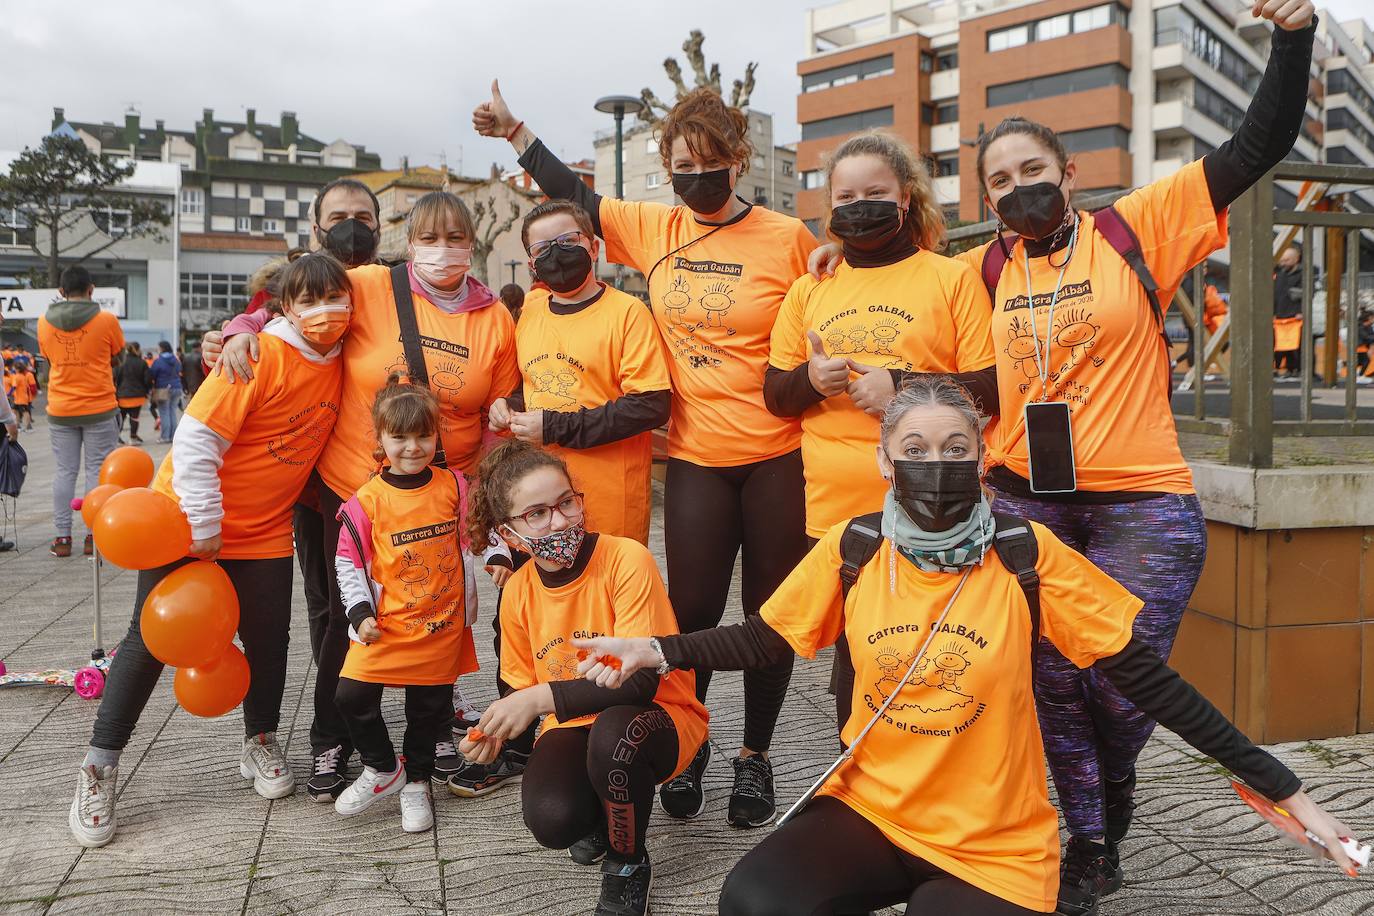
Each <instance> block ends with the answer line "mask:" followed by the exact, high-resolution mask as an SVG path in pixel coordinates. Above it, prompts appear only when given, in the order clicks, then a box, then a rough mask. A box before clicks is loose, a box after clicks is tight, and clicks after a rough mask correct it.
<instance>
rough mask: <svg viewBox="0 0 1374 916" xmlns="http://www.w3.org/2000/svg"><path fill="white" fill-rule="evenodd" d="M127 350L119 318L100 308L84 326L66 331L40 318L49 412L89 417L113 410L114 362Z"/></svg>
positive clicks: (64, 415) (39, 328) (39, 338)
mask: <svg viewBox="0 0 1374 916" xmlns="http://www.w3.org/2000/svg"><path fill="white" fill-rule="evenodd" d="M123 349H124V331H123V330H122V329H121V328H120V326H119V319H118V318H116V317H115V316H114V315H113V314H111V313H110V312H106V311H97V312H96V313H95V315H94V316H92V318H91V319H90V320H89V321H87V322H86V323H85V324H83V325H81V327H79V328H76V329H75V330H71V331H63V330H61V329H60V328H57V327H55V326H54V325H53V324H52V323H51V322H49V321H48V318H47V316H46V315H45V316H43V317H41V318H39V319H38V350H39V352H41V353H42V354H43V357H44V358H45V359H47V361H48V415H49V416H52V417H86V416H92V415H95V414H101V413H109V412H111V411H114V410H115V409H116V407H117V405H116V404H115V383H114V373H113V371H111V364H110V361H111V360H112V359H114V358H115V357H116V356H118V355H119V351H120V350H123Z"/></svg>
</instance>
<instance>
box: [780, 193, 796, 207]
mask: <svg viewBox="0 0 1374 916" xmlns="http://www.w3.org/2000/svg"><path fill="white" fill-rule="evenodd" d="M794 206H795V203H794V201H793V200H792V195H791V194H784V195H782V208H783V209H784V210H791V209H792V208H793V207H794Z"/></svg>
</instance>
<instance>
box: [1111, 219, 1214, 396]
mask: <svg viewBox="0 0 1374 916" xmlns="http://www.w3.org/2000/svg"><path fill="white" fill-rule="evenodd" d="M1093 227H1094V228H1095V229H1096V230H1097V233H1098V234H1099V235H1101V236H1102V237H1103V238H1104V239H1106V240H1107V244H1109V245H1111V246H1112V250H1114V251H1115V252H1116V253H1117V254H1119V255H1121V260H1123V261H1125V262H1126V266H1127V267H1129V268H1130V269H1131V272H1132V273H1134V274H1135V275H1136V278H1137V279H1138V280H1140V285H1141V287H1142V288H1144V290H1145V298H1146V299H1148V300H1150V311H1151V312H1152V313H1154V316H1155V321H1157V322H1159V336H1160V337H1161V338H1162V339H1163V340H1164V354H1165V358H1166V359H1167V358H1168V354H1169V347H1170V343H1169V332H1168V331H1166V330H1165V329H1164V308H1163V306H1162V305H1160V302H1159V284H1158V283H1156V282H1155V278H1154V274H1152V273H1150V268H1149V267H1148V266H1147V265H1146V264H1145V256H1144V255H1143V254H1141V252H1140V239H1138V238H1137V237H1136V234H1135V230H1133V229H1132V228H1131V227H1130V224H1128V223H1127V222H1126V220H1125V219H1123V218H1122V216H1121V213H1120V212H1118V211H1117V209H1116V207H1103V208H1102V209H1101V210H1094V211H1093ZM1199 313H1200V310H1199ZM1168 384H1169V394H1170V395H1172V394H1173V373H1172V372H1170V374H1169V382H1168Z"/></svg>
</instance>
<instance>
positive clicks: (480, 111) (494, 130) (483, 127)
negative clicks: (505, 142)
mask: <svg viewBox="0 0 1374 916" xmlns="http://www.w3.org/2000/svg"><path fill="white" fill-rule="evenodd" d="M519 123H520V121H519V119H518V118H516V117H515V115H513V114H511V113H510V108H508V107H507V106H506V100H505V98H504V97H503V96H502V95H501V84H500V82H499V81H498V80H492V81H491V101H489V102H483V103H482V104H481V105H478V106H477V107H476V108H474V109H473V111H472V127H473V129H474V130H476V131H477V132H478V133H479V134H481V135H482V136H484V137H500V138H501V139H505V138H506V137H509V136H510V134H511V131H513V130H515V128H516V125H518V124H519Z"/></svg>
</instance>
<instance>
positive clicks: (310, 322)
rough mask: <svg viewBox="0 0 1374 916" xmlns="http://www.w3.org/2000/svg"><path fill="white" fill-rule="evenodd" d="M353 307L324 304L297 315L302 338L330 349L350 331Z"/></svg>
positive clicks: (334, 303) (330, 303)
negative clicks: (349, 323)
mask: <svg viewBox="0 0 1374 916" xmlns="http://www.w3.org/2000/svg"><path fill="white" fill-rule="evenodd" d="M352 314H353V306H352V305H350V304H349V303H348V302H323V303H320V304H319V305H315V306H311V307H310V308H308V309H302V310H301V311H300V312H297V313H296V326H297V327H298V328H300V332H301V336H302V337H304V338H305V339H306V340H308V341H310V342H311V343H317V344H320V345H321V346H326V347H330V346H333V345H334V344H336V343H338V342H339V338H340V337H343V336H344V332H345V331H347V330H348V320H349V318H350V317H351V316H352Z"/></svg>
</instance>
